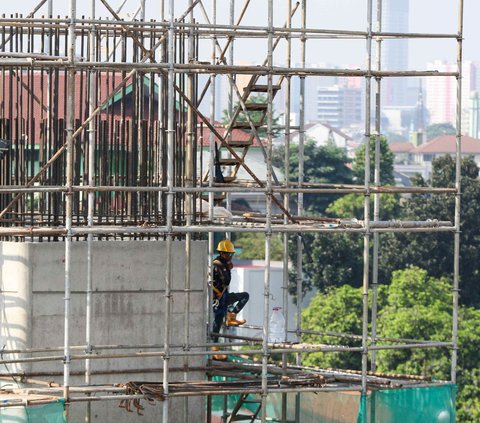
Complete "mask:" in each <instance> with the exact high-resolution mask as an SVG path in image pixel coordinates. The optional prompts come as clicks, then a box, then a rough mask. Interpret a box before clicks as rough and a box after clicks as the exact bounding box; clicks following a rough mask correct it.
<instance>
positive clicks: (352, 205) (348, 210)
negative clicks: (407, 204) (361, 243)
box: [327, 194, 400, 220]
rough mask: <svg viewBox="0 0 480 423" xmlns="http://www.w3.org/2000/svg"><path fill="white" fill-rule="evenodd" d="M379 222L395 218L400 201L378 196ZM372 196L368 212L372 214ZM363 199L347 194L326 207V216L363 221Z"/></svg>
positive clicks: (391, 197) (391, 196)
mask: <svg viewBox="0 0 480 423" xmlns="http://www.w3.org/2000/svg"><path fill="white" fill-rule="evenodd" d="M379 196H380V199H379V201H380V220H390V219H394V218H397V217H398V215H399V213H400V200H399V197H398V196H397V195H393V194H379ZM373 201H374V200H373V196H370V210H371V211H372V213H373V204H374V203H373ZM364 205H365V204H364V197H363V195H360V194H347V195H344V196H343V197H341V198H339V199H338V200H335V201H334V202H333V203H332V204H330V205H329V206H328V207H327V214H328V215H329V216H331V217H340V218H344V219H353V218H355V219H363V216H364Z"/></svg>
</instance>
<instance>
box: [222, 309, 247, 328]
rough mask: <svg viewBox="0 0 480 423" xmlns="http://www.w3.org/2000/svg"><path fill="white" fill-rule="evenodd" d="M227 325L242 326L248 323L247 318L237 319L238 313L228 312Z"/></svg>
mask: <svg viewBox="0 0 480 423" xmlns="http://www.w3.org/2000/svg"><path fill="white" fill-rule="evenodd" d="M226 323H227V326H240V325H243V324H244V323H246V320H244V319H240V320H237V313H229V312H227V322H226Z"/></svg>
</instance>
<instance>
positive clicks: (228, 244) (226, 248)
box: [217, 239, 235, 253]
mask: <svg viewBox="0 0 480 423" xmlns="http://www.w3.org/2000/svg"><path fill="white" fill-rule="evenodd" d="M217 251H219V252H222V253H234V252H235V246H234V245H233V242H232V241H229V240H228V239H224V240H222V241H220V242H219V243H218V247H217Z"/></svg>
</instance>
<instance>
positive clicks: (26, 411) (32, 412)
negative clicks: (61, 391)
mask: <svg viewBox="0 0 480 423" xmlns="http://www.w3.org/2000/svg"><path fill="white" fill-rule="evenodd" d="M66 421H67V420H66V418H65V402H64V400H63V399H62V400H59V401H56V402H53V403H50V404H46V405H39V406H35V407H31V406H29V407H6V408H3V409H2V412H1V414H0V422H2V423H66Z"/></svg>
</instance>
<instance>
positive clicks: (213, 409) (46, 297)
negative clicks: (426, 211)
mask: <svg viewBox="0 0 480 423" xmlns="http://www.w3.org/2000/svg"><path fill="white" fill-rule="evenodd" d="M58 3H60V2H58ZM64 3H68V10H69V13H68V15H67V16H64V15H61V13H62V12H60V11H57V10H56V6H57V5H56V3H55V4H54V2H53V0H40V1H38V4H37V5H36V6H35V8H34V9H32V10H22V11H19V13H18V14H16V15H15V16H5V15H3V16H2V17H1V18H0V45H1V47H0V249H1V254H0V279H1V290H2V301H1V318H0V319H1V332H0V341H1V344H2V352H1V357H0V362H1V364H2V366H1V367H2V369H1V370H0V383H1V385H2V389H1V393H0V399H1V401H0V421H2V422H3V421H5V422H10V421H11V422H13V421H15V422H79V421H86V422H112V421H116V422H119V423H120V422H130V421H145V422H160V421H161V422H163V423H167V422H172V423H177V422H191V423H194V422H195V423H196V422H209V423H215V422H233V421H251V422H255V421H261V422H267V421H276V422H283V423H287V422H325V423H326V422H330V423H333V422H357V421H358V422H400V421H403V422H405V421H412V422H413V421H419V422H420V421H421V422H430V421H431V422H454V421H455V386H456V385H455V384H456V374H457V367H456V366H457V354H458V349H457V335H458V334H457V332H458V302H459V299H458V284H459V248H460V246H459V243H460V238H459V233H460V161H461V138H462V136H461V122H462V116H461V113H462V109H461V90H462V86H461V81H462V80H461V77H460V75H461V74H462V69H461V66H462V40H463V36H462V34H463V24H462V22H463V1H462V0H458V4H457V10H456V13H457V16H454V17H453V18H452V19H455V20H456V21H457V22H458V24H457V25H458V26H457V29H456V31H454V32H453V33H417V32H415V33H393V32H382V0H376V1H373V0H365V1H364V3H365V5H364V8H365V17H364V18H365V22H364V25H363V29H362V30H358V29H351V28H342V29H331V28H329V25H328V23H325V22H324V23H323V24H321V25H320V24H319V22H322V21H321V19H316V18H315V16H316V14H315V10H316V5H315V2H307V1H306V0H301V1H297V2H296V1H293V0H284V1H275V2H274V1H273V0H256V1H250V0H237V1H234V0H229V1H227V0H225V1H223V2H218V4H217V1H215V0H185V1H174V0H168V1H163V0H162V1H158V0H157V1H150V0H143V1H142V0H141V1H138V0H137V2H136V3H135V4H134V2H131V3H129V4H127V5H126V4H125V3H127V2H126V1H123V2H120V1H113V0H87V1H83V2H77V1H76V0H69V1H68V2H64ZM80 3H82V5H81V6H82V8H86V7H87V6H86V5H87V4H88V7H87V9H88V13H85V12H84V11H83V10H82V14H80V13H79V11H78V9H79V7H80ZM149 3H152V4H149ZM153 3H155V4H153ZM127 6H128V7H130V9H129V12H131V13H128V14H127V13H124V12H125V8H126V7H127ZM62 7H65V6H64V5H63V6H62ZM150 7H151V8H152V10H151V11H150V9H149V8H150ZM132 10H133V12H132ZM426 19H428V17H426ZM399 39H409V40H410V41H411V42H415V41H417V40H426V39H429V40H434V41H435V42H437V43H442V42H446V43H450V44H455V56H454V57H452V58H451V60H452V61H453V62H455V63H457V70H456V71H455V72H440V71H437V70H425V69H417V70H413V69H404V70H389V69H382V66H381V60H380V57H381V51H382V47H383V45H385V43H387V44H388V43H389V42H390V41H395V40H399ZM325 40H328V41H329V42H331V43H335V42H338V43H339V45H345V44H347V43H351V44H352V45H353V46H355V48H359V49H362V50H363V52H364V63H363V65H362V67H361V68H358V69H357V68H356V69H340V68H334V69H329V68H323V67H321V66H318V67H307V65H306V64H307V63H312V62H314V60H315V59H314V57H312V50H311V47H310V45H311V44H313V45H315V44H316V43H320V42H323V41H325ZM382 43H383V44H382ZM245 48H247V49H250V50H251V51H252V55H251V56H252V59H251V60H252V61H255V62H252V63H250V64H248V65H246V64H245V63H244V61H242V60H243V59H242V60H240V59H239V58H238V57H237V52H238V51H240V50H241V49H245ZM259 52H260V53H261V55H262V59H260V60H258V61H256V60H257V59H256V57H257V56H258V54H259ZM327 60H328V58H322V59H321V60H320V59H319V60H318V61H327ZM330 76H335V77H338V78H340V79H341V78H346V77H355V78H358V79H359V80H360V81H361V84H362V87H363V88H362V89H363V90H364V99H365V101H364V104H363V106H362V108H363V114H364V116H365V118H364V128H363V131H364V136H363V138H364V144H365V178H364V180H365V183H364V185H345V184H341V183H338V184H313V183H308V182H305V180H304V172H303V170H304V157H303V150H302V148H303V145H304V143H305V141H306V139H305V124H306V122H305V116H304V113H303V110H304V109H303V107H304V104H305V102H306V98H307V97H308V96H309V95H314V94H312V93H309V92H307V90H306V88H305V87H306V85H305V84H306V80H308V79H309V78H324V77H330ZM411 77H426V78H438V77H443V78H445V77H448V78H451V80H452V83H453V84H456V90H457V94H458V95H457V106H456V110H457V122H458V124H457V128H456V131H457V133H456V139H457V144H456V148H457V152H456V155H455V160H456V172H457V174H456V185H455V187H453V188H452V187H444V188H431V187H395V186H383V185H382V175H381V173H380V146H379V145H380V137H381V135H382V128H381V110H382V105H381V100H380V98H381V92H382V86H383V85H382V84H384V83H385V81H386V80H388V79H389V78H406V79H407V78H411ZM219 81H221V82H222V83H223V84H224V85H226V86H228V87H229V90H228V93H225V92H223V93H222V95H225V94H228V108H227V109H228V113H227V115H228V121H227V122H225V121H223V122H221V120H222V116H219V114H218V105H217V104H216V101H218V93H216V89H218V86H219ZM239 81H242V82H241V83H240V82H239ZM294 81H297V83H298V84H299V93H297V94H298V95H297V94H295V96H294V95H293V93H292V84H293V82H294ZM252 96H256V98H257V99H258V98H262V99H263V100H264V101H263V102H259V101H252ZM259 96H260V97H259ZM279 98H281V99H282V100H283V107H282V109H281V110H279V112H280V113H281V114H282V115H283V116H284V119H283V121H281V122H278V121H276V120H275V119H274V111H273V107H274V102H275V99H277V101H278V99H279ZM294 103H295V104H296V106H298V108H299V114H298V123H295V124H293V123H292V122H293V120H292V119H290V116H291V114H292V110H293V104H294ZM276 104H278V103H276ZM277 109H278V107H277ZM274 132H276V133H281V135H282V137H283V138H282V139H283V140H284V141H283V146H284V148H285V158H284V161H285V168H284V169H280V174H278V173H277V172H276V171H275V169H274V168H273V165H272V149H273V138H274ZM293 132H297V133H298V140H297V141H296V143H297V144H298V151H299V168H298V171H297V174H298V177H297V176H295V178H294V177H292V176H291V174H290V173H291V172H290V170H289V169H290V164H289V163H290V162H289V158H290V148H291V143H292V142H293V141H292V140H291V134H292V133H293ZM371 139H374V140H375V141H376V143H375V146H376V147H375V148H376V154H374V152H373V151H370V150H371V149H370V143H369V140H371ZM252 154H254V155H256V156H257V157H260V159H261V166H258V164H257V165H255V166H250V163H251V162H249V158H250V157H251V155H252ZM373 157H374V159H373ZM370 181H373V182H370ZM351 193H356V194H360V195H362V196H363V198H364V201H363V216H359V217H358V218H352V219H340V218H338V219H336V218H331V217H329V218H326V217H324V216H314V215H312V214H307V213H305V209H304V196H305V195H306V194H309V195H315V196H319V197H321V196H328V195H331V194H337V195H346V194H351ZM415 193H425V194H428V195H432V196H434V195H438V194H447V195H449V196H452V197H454V198H455V214H454V216H453V219H452V220H451V221H443V220H439V219H438V217H437V216H431V217H430V218H429V219H426V220H421V219H419V220H411V221H399V220H391V221H390V220H382V212H381V210H382V207H381V197H380V194H382V195H409V194H415ZM243 195H254V196H255V197H256V198H260V201H261V202H262V204H263V211H262V212H256V213H252V212H246V213H245V212H241V211H238V210H234V209H233V208H232V197H234V196H235V197H236V198H241V197H242V196H243ZM382 198H384V197H382ZM242 232H248V233H259V234H261V235H262V236H263V238H264V251H265V255H264V257H265V260H264V262H263V264H262V266H263V270H262V275H263V281H262V284H261V285H262V287H261V292H262V300H261V303H262V306H261V310H260V312H261V314H262V316H263V317H262V319H263V324H261V325H257V326H254V325H250V326H249V325H248V316H246V318H247V324H246V325H245V326H244V328H242V332H241V334H240V333H237V332H236V330H235V329H232V328H226V329H225V330H224V331H222V333H220V334H219V336H220V337H219V341H218V342H216V343H213V342H212V337H211V331H212V319H213V313H212V289H211V276H210V275H211V262H212V259H213V257H215V255H216V247H217V243H218V241H219V240H220V239H223V238H229V239H231V238H232V235H234V234H236V233H242ZM402 232H412V233H413V232H422V233H423V232H424V233H433V232H444V233H448V234H450V235H451V237H452V240H453V241H452V242H453V245H454V260H453V261H454V268H453V269H452V274H453V275H454V277H453V285H452V287H451V288H452V291H451V292H452V295H451V299H450V303H453V307H452V309H453V313H452V316H451V319H452V336H451V341H449V342H440V341H432V340H426V339H382V338H379V337H378V336H377V333H376V312H375V310H376V307H377V303H376V302H377V289H378V285H379V283H378V257H379V254H380V252H379V237H380V236H381V235H382V234H383V233H402ZM312 233H323V234H336V233H347V234H355V235H356V236H361V237H363V246H364V248H363V286H362V292H363V313H362V314H361V315H358V321H359V322H361V327H362V331H361V333H352V334H345V333H328V334H327V335H328V336H329V337H330V338H329V339H330V340H331V343H329V344H325V343H315V344H312V343H309V342H305V341H304V336H303V335H304V332H303V330H302V324H301V322H302V319H301V316H302V304H303V301H302V296H303V289H302V283H303V281H304V277H303V276H302V263H303V260H305V257H304V251H303V249H304V245H303V243H302V236H303V235H304V234H312ZM273 236H281V238H282V240H283V241H282V242H283V266H282V272H283V277H282V283H281V285H279V286H273V281H272V278H271V267H272V263H271V261H272V259H271V257H272V237H273ZM292 248H294V249H295V251H296V257H297V258H296V263H295V266H294V268H295V271H296V272H297V273H296V281H297V283H296V294H295V297H296V303H295V304H297V305H298V306H297V307H295V309H293V308H292V307H290V306H289V304H291V301H292V298H293V297H292V295H291V294H290V293H289V289H290V281H289V274H288V272H289V269H291V268H292V262H291V259H290V258H289V256H290V255H291V254H289V253H291V251H289V249H292ZM338 260H342V257H338ZM274 289H275V290H277V291H276V292H281V295H280V298H279V299H278V302H277V303H275V304H273V303H272V295H271V292H272V290H274ZM277 297H279V296H278V295H276V298H277ZM274 305H275V306H277V305H280V306H281V307H282V309H283V313H284V315H285V318H286V320H287V322H290V321H294V322H295V323H294V326H292V325H291V324H287V325H286V327H285V334H284V336H283V342H269V337H268V333H269V322H270V314H271V312H272V307H273V306H274ZM292 309H293V310H294V311H293V312H292ZM289 313H290V314H291V313H294V315H293V316H289ZM249 330H250V331H251V335H247V336H246V335H245V333H247V334H248V333H249V332H248V331H249ZM259 333H260V334H261V335H260V336H259V335H258V334H259ZM310 335H311V333H310ZM318 335H325V333H322V332H318ZM348 339H354V340H356V342H357V344H356V345H357V346H355V347H352V346H351V345H350V344H347V343H346V342H345V341H346V340H348ZM212 347H219V349H218V350H217V351H213V350H212ZM437 348H438V349H448V350H449V352H450V357H451V363H450V364H451V378H450V380H445V381H438V380H434V379H432V378H428V377H424V376H418V375H399V374H394V375H389V374H382V373H378V372H376V366H375V354H376V352H378V351H381V350H385V349H399V350H404V349H437ZM342 351H349V352H352V353H354V354H356V357H357V358H358V363H359V366H360V368H361V371H353V370H351V369H343V370H341V369H320V368H312V367H308V366H305V365H304V364H303V363H302V358H303V357H304V356H305V355H308V354H309V353H314V352H316V353H318V352H322V353H324V354H331V353H333V354H334V353H338V352H342ZM219 353H221V354H225V355H227V356H228V359H227V360H222V361H219V360H215V359H213V355H215V354H219Z"/></svg>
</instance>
